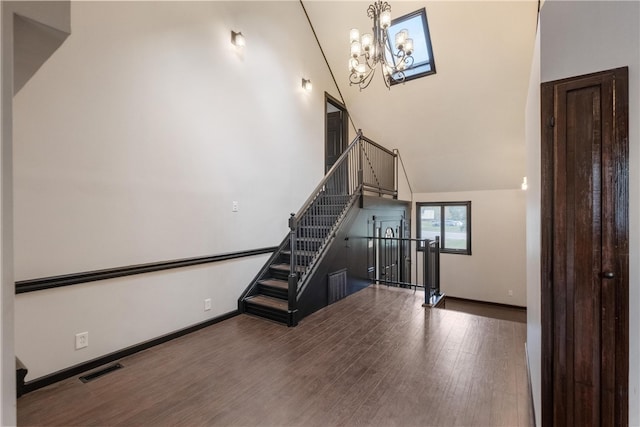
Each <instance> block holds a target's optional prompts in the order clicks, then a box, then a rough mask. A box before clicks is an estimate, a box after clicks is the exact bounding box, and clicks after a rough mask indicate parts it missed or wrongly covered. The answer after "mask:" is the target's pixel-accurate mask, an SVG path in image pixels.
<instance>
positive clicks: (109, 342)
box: [15, 254, 269, 381]
mask: <svg viewBox="0 0 640 427" xmlns="http://www.w3.org/2000/svg"><path fill="white" fill-rule="evenodd" d="M268 257H269V255H268V254H267V255H258V256H253V257H248V258H240V259H234V260H229V261H221V262H217V263H213V264H204V265H200V266H193V267H185V268H179V269H174V270H164V271H159V272H155V273H148V274H140V275H135V276H127V277H122V278H117V279H110V280H103V281H98V282H91V283H85V284H80V285H74V286H68V287H63V288H55V289H47V290H43V291H37V292H29V293H24V294H19V295H16V298H15V347H16V355H17V356H18V357H19V358H20V360H22V362H23V363H24V364H25V365H26V366H27V368H28V369H29V373H28V375H27V378H26V380H27V381H31V380H34V379H37V378H39V377H42V376H44V375H47V374H50V373H53V372H56V371H59V370H61V369H65V368H68V367H70V366H73V365H76V364H79V363H83V362H86V361H88V360H91V359H95V358H97V357H101V356H104V355H106V354H109V353H111V352H114V351H118V350H121V349H123V348H126V347H129V346H132V345H136V344H139V343H142V342H144V341H147V340H150V339H153V338H157V337H159V336H162V335H165V334H168V333H171V332H174V331H176V330H180V329H182V328H185V327H188V326H191V325H194V324H197V323H201V322H204V321H206V320H208V319H211V318H214V317H217V316H220V315H222V314H224V313H228V312H230V311H233V310H235V309H237V298H238V296H239V295H240V293H241V292H242V291H243V290H244V289H245V287H246V286H247V285H248V284H249V282H250V281H251V279H253V276H254V275H255V274H256V273H257V272H258V270H259V269H260V267H261V266H262V265H263V264H264V263H265V262H266V260H267V258H268ZM207 298H211V302H212V307H211V310H209V311H205V310H204V300H205V299H207ZM80 332H89V346H88V347H86V348H83V349H80V350H75V334H77V333H80Z"/></svg>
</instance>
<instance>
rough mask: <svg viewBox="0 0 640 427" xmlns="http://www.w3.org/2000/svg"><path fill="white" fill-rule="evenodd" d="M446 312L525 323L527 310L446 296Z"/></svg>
mask: <svg viewBox="0 0 640 427" xmlns="http://www.w3.org/2000/svg"><path fill="white" fill-rule="evenodd" d="M442 308H444V309H446V310H455V311H462V312H464V313H469V314H475V315H476V316H484V317H492V318H494V319H501V320H510V321H512V322H520V323H527V309H526V308H518V307H507V306H502V305H498V304H493V303H490V302H488V303H487V302H482V301H472V300H468V299H462V298H454V297H449V296H447V297H446V298H445V302H444V306H443V307H442Z"/></svg>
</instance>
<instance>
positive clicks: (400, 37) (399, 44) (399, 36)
mask: <svg viewBox="0 0 640 427" xmlns="http://www.w3.org/2000/svg"><path fill="white" fill-rule="evenodd" d="M408 35H409V32H408V31H407V30H400V31H398V32H397V33H396V49H398V50H404V44H405V41H406V40H407V36H408Z"/></svg>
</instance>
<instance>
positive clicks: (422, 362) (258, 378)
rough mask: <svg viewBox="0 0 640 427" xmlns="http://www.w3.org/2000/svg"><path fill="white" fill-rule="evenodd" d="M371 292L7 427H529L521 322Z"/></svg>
mask: <svg viewBox="0 0 640 427" xmlns="http://www.w3.org/2000/svg"><path fill="white" fill-rule="evenodd" d="M423 298H424V296H423V295H421V294H420V293H416V294H414V293H413V291H407V290H403V289H397V288H387V287H386V286H383V287H379V286H371V287H369V288H367V289H364V290H362V291H360V292H358V293H356V294H354V295H351V296H349V297H348V298H346V299H344V300H341V301H339V302H338V303H336V304H333V305H332V306H330V307H327V308H326V309H323V310H320V311H318V312H316V313H315V314H313V315H311V316H309V317H307V318H305V319H304V320H303V321H302V322H300V324H299V326H298V327H296V328H287V327H284V326H282V325H280V324H276V323H272V322H269V321H267V320H263V319H259V318H254V317H250V316H246V315H242V316H237V317H234V318H232V319H229V320H226V321H224V322H221V323H218V324H216V325H213V326H211V327H208V328H205V329H202V330H200V331H198V332H195V333H192V334H189V335H186V336H184V337H181V338H178V339H176V340H173V341H170V342H168V343H165V344H162V345H160V346H157V347H153V348H150V349H148V350H145V351H143V352H140V353H137V354H135V355H133V356H130V357H127V358H124V359H122V360H121V361H120V362H121V363H122V365H124V368H123V369H119V370H117V371H114V372H112V373H110V374H108V375H105V376H103V377H100V378H98V379H96V380H94V381H91V382H89V383H86V384H84V383H82V382H80V381H79V380H78V379H77V378H70V379H68V380H65V381H62V382H59V383H57V384H54V385H51V386H49V387H46V388H43V389H40V390H37V391H35V392H32V393H29V394H27V395H24V396H23V397H21V398H20V399H19V400H18V424H19V425H130V426H133V425H136V426H138V425H152V426H163V425H184V426H199V425H220V426H225V425H232V426H256V425H260V426H270V425H273V426H276V425H278V426H280V425H283V426H291V425H303V426H331V425H345V426H352V425H376V426H393V425H398V426H529V425H530V419H531V413H530V411H531V408H530V405H529V402H530V398H529V395H528V388H527V374H526V368H525V356H524V341H525V333H526V328H525V325H524V324H521V323H516V322H510V321H503V320H497V319H491V318H486V317H478V316H474V315H469V314H466V313H461V312H456V311H449V310H440V309H429V308H423V307H422V306H421V304H422V302H423V301H422V299H423Z"/></svg>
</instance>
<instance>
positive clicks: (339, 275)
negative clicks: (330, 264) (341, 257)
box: [328, 268, 347, 304]
mask: <svg viewBox="0 0 640 427" xmlns="http://www.w3.org/2000/svg"><path fill="white" fill-rule="evenodd" d="M328 287H329V289H328V295H329V304H333V303H334V302H336V301H338V300H341V299H342V298H344V297H346V296H347V269H346V268H345V269H342V270H338V271H336V272H334V273H331V274H329V284H328Z"/></svg>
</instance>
